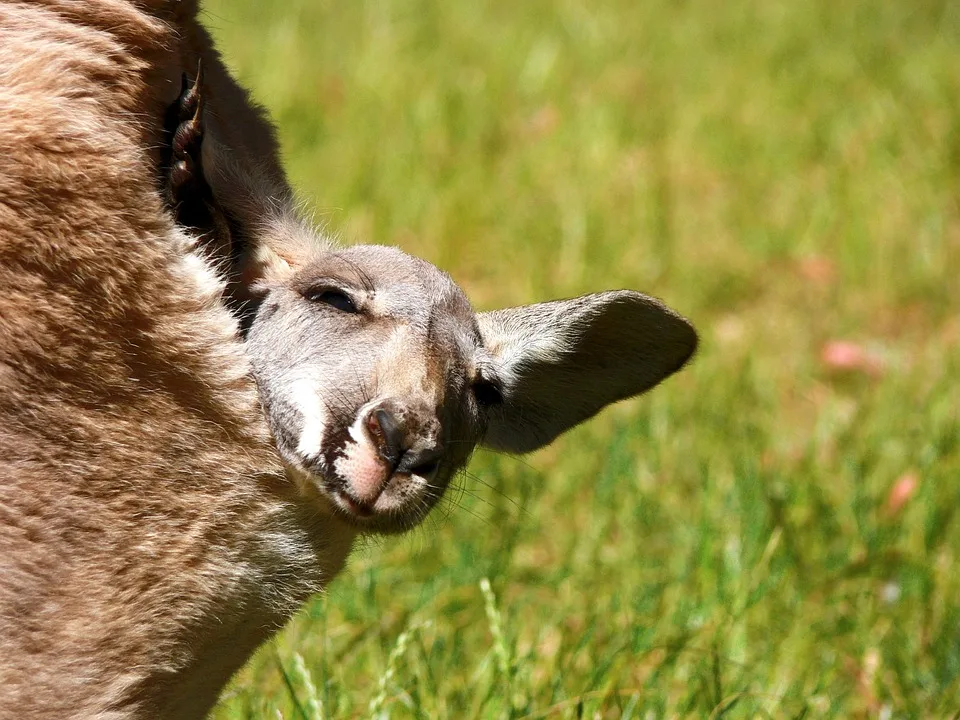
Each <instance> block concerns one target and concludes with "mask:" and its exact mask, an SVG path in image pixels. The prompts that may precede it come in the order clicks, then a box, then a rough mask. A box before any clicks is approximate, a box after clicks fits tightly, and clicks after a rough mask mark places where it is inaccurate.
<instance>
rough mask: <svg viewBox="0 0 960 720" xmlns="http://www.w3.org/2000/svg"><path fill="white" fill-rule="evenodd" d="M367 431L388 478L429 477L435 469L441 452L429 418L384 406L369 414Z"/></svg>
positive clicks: (423, 414)
mask: <svg viewBox="0 0 960 720" xmlns="http://www.w3.org/2000/svg"><path fill="white" fill-rule="evenodd" d="M367 430H368V431H369V432H370V436H371V437H372V438H373V442H374V444H375V445H376V448H377V453H378V454H379V455H380V457H381V458H382V459H383V461H384V462H385V463H386V464H387V466H388V467H389V468H390V473H391V474H393V473H395V472H408V473H414V474H416V475H429V474H430V473H432V472H433V471H434V470H435V469H436V467H437V464H438V463H439V460H440V456H441V450H440V448H439V446H438V443H437V430H438V423H437V421H436V420H435V419H434V418H433V417H432V415H431V416H427V414H426V413H424V412H415V411H412V410H410V409H409V408H403V407H398V406H396V405H395V404H393V403H384V404H381V405H379V406H378V407H375V408H373V409H372V410H371V411H370V413H369V415H368V416H367Z"/></svg>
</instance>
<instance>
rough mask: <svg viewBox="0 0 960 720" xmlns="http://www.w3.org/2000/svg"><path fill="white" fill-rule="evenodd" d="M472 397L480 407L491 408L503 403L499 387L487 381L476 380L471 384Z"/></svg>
mask: <svg viewBox="0 0 960 720" xmlns="http://www.w3.org/2000/svg"><path fill="white" fill-rule="evenodd" d="M473 395H474V397H476V398H477V403H478V404H479V405H481V406H482V407H491V406H493V405H499V404H500V403H502V402H503V393H502V392H500V387H499V386H498V385H496V384H495V383H493V382H490V381H489V380H477V381H476V382H475V383H473Z"/></svg>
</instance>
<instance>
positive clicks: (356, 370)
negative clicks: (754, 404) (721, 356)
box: [247, 245, 696, 532]
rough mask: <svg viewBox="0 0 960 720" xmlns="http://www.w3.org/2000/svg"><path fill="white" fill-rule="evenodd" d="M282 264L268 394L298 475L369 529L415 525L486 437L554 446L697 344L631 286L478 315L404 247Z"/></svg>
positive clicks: (271, 330) (264, 342) (259, 346)
mask: <svg viewBox="0 0 960 720" xmlns="http://www.w3.org/2000/svg"><path fill="white" fill-rule="evenodd" d="M281 264H282V270H281V271H280V272H279V273H276V270H275V271H274V277H273V279H270V280H265V281H264V282H263V284H262V286H261V292H262V293H263V297H262V300H261V302H260V305H259V308H258V309H257V312H256V315H255V317H254V320H253V323H252V326H251V329H250V332H249V335H248V338H247V348H248V353H249V355H250V357H251V359H252V362H253V367H254V372H255V375H256V379H257V383H258V386H259V388H260V392H261V398H262V402H263V406H264V409H265V411H266V413H267V415H268V418H269V421H270V425H271V428H272V430H273V433H274V437H275V439H276V442H277V445H278V447H279V449H280V452H281V454H282V456H283V458H284V460H285V461H286V463H287V465H288V466H289V468H290V469H291V471H292V473H293V474H294V475H295V476H296V477H297V478H299V479H300V481H301V482H302V483H303V484H305V485H306V487H308V488H309V490H310V491H311V492H315V493H316V496H317V499H318V502H319V503H321V505H322V506H323V507H324V508H326V509H328V510H329V511H330V512H332V513H335V514H336V515H338V516H340V517H342V518H344V519H346V520H348V521H349V522H350V523H352V524H354V525H356V526H357V527H359V528H362V529H365V530H373V531H378V532H396V531H400V530H404V529H406V528H408V527H411V526H413V525H415V524H416V523H417V522H418V521H419V520H421V519H422V518H423V516H424V515H426V513H427V512H428V511H429V510H430V508H431V507H432V506H433V505H434V504H435V503H436V502H437V500H438V499H439V498H440V497H441V496H442V494H443V492H444V489H445V488H446V486H447V484H448V483H449V481H450V478H451V476H452V475H453V474H454V473H455V472H456V471H457V470H459V469H460V468H462V467H463V465H464V464H465V463H466V461H467V458H468V457H469V455H470V453H471V452H472V451H473V449H474V448H475V447H476V446H477V445H478V444H484V445H487V446H490V447H492V448H495V449H498V450H504V451H507V452H526V451H528V450H533V449H536V448H538V447H541V446H543V445H545V444H547V443H549V442H550V441H551V440H553V439H554V438H555V437H556V436H557V435H559V434H560V433H561V432H563V431H564V430H566V429H568V428H570V427H572V426H573V425H576V424H577V423H579V422H581V421H583V420H585V419H587V418H589V417H591V416H592V415H594V414H595V413H597V412H598V411H599V410H600V409H601V408H603V407H604V406H605V405H607V404H609V403H612V402H615V401H617V400H621V399H623V398H626V397H629V396H631V395H636V394H638V393H641V392H643V391H644V390H647V389H648V388H650V387H652V386H653V385H655V384H657V383H658V382H660V380H662V379H663V378H665V377H667V376H668V375H670V374H671V373H673V372H674V371H676V370H678V369H679V368H680V367H681V366H682V365H683V364H684V362H686V360H687V359H688V358H689V357H690V355H691V353H692V352H693V350H694V348H695V346H696V335H695V333H694V331H693V329H692V328H691V327H690V325H689V324H688V323H687V322H686V321H685V320H684V319H683V318H681V317H680V316H678V315H677V314H675V313H673V312H672V311H670V310H669V309H667V308H666V307H664V306H663V305H662V304H660V303H659V302H657V301H656V300H653V299H652V298H649V297H646V296H644V295H641V294H639V293H635V292H630V291H625V290H624V291H613V292H605V293H598V294H593V295H586V296H583V297H579V298H574V299H571V300H561V301H556V302H550V303H542V304H536V305H529V306H525V307H518V308H511V309H506V310H499V311H496V312H488V313H476V312H474V310H473V309H472V308H471V306H470V303H469V301H468V300H467V298H466V296H465V295H464V293H463V291H462V290H461V289H460V288H459V287H458V286H457V285H456V284H455V283H454V282H453V280H451V279H450V277H449V276H448V275H446V274H445V273H443V272H441V271H440V270H438V269H437V268H436V267H434V266H433V265H431V264H430V263H427V262H425V261H423V260H420V259H418V258H415V257H411V256H410V255H407V254H405V253H403V252H401V251H400V250H397V249H395V248H389V247H382V246H369V245H367V246H363V245H361V246H355V247H351V248H345V249H329V250H324V251H319V252H317V253H316V254H315V255H313V257H312V258H311V259H310V260H309V261H307V262H305V263H304V264H303V265H302V266H301V267H291V266H288V265H287V264H286V263H283V262H282V261H281Z"/></svg>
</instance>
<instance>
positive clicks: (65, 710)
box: [0, 0, 351, 718]
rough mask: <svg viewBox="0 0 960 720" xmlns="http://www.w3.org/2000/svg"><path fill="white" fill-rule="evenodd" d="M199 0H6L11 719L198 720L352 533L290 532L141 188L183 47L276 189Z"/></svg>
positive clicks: (2, 39) (192, 282)
mask: <svg viewBox="0 0 960 720" xmlns="http://www.w3.org/2000/svg"><path fill="white" fill-rule="evenodd" d="M195 11H196V7H195V3H194V2H190V1H184V2H173V1H171V2H142V3H135V2H116V1H112V0H84V2H69V1H64V2H56V1H51V2H8V1H4V2H0V286H2V288H3V290H2V292H0V716H3V717H5V718H34V717H44V718H47V717H49V718H67V717H93V716H96V717H113V716H116V717H129V716H134V715H136V716H138V717H157V716H163V717H192V716H202V715H203V714H204V713H205V712H206V710H207V709H208V708H209V707H210V705H211V704H212V703H213V702H214V700H215V699H216V694H217V692H218V690H219V688H220V687H221V686H222V684H223V683H224V682H225V681H226V680H227V679H228V678H229V675H230V674H231V673H232V672H233V671H234V670H235V669H236V667H238V665H239V664H241V663H242V661H243V660H244V659H245V658H246V657H247V655H248V654H249V653H250V652H251V651H252V650H253V648H254V647H256V645H257V644H258V643H259V642H260V641H261V640H262V639H263V638H264V637H266V635H267V634H268V633H269V632H270V631H271V629H273V628H275V627H277V626H278V625H279V624H280V623H282V622H283V621H284V619H285V618H286V617H287V616H288V615H289V614H290V612H292V611H293V610H294V609H295V608H296V607H297V605H298V603H299V602H301V601H302V599H303V598H304V596H305V594H304V591H306V592H309V591H310V588H311V587H312V588H313V589H316V588H319V587H320V586H321V584H322V582H323V580H324V579H325V578H326V577H329V576H331V575H333V574H334V573H335V572H336V571H337V570H338V569H339V568H340V566H341V564H342V562H343V559H344V557H345V555H346V552H347V549H348V547H349V542H350V537H351V534H349V533H347V534H343V535H337V534H336V533H310V532H308V530H309V527H310V523H311V522H313V519H312V518H311V517H305V516H304V513H303V511H302V510H301V507H302V503H300V502H299V499H298V498H296V497H293V496H294V495H295V494H296V493H295V491H294V490H293V488H292V487H291V486H290V484H289V483H288V482H287V481H285V479H284V474H283V468H282V464H281V462H280V460H279V458H278V457H277V455H276V452H275V451H274V450H273V448H272V446H271V445H270V443H269V437H268V432H267V430H266V426H265V424H264V422H263V419H262V412H261V411H260V409H259V405H258V400H257V396H256V389H255V384H254V381H253V379H252V377H251V375H250V372H249V364H248V361H247V360H246V358H245V356H244V354H243V350H242V347H241V345H240V343H239V341H238V340H237V339H236V332H235V324H234V321H233V319H232V317H230V315H229V314H228V313H227V311H226V310H225V309H224V308H223V307H222V306H221V303H220V300H219V296H218V288H217V287H216V285H215V284H210V285H208V286H203V285H202V284H200V283H198V282H197V280H198V277H202V275H199V276H198V273H197V268H196V267H193V266H192V264H195V262H196V261H195V258H194V257H193V256H191V255H189V254H188V253H187V251H188V250H189V242H190V240H189V238H188V237H187V236H186V235H184V234H183V233H182V232H181V231H179V230H178V229H177V228H176V227H175V226H174V224H173V220H172V218H171V215H170V213H169V212H168V211H167V210H166V209H165V208H164V207H163V203H162V198H161V194H160V193H159V192H158V190H157V180H158V166H159V157H160V147H161V143H162V141H163V117H164V110H165V108H166V107H167V106H168V105H169V104H170V103H171V102H173V101H174V100H175V99H176V97H177V93H178V92H179V88H180V77H181V74H182V72H183V71H185V70H190V71H195V69H196V67H197V61H198V57H199V56H200V55H203V57H204V64H205V66H206V70H207V78H208V81H207V82H208V88H209V95H210V96H211V97H210V104H211V106H212V107H214V108H215V109H216V111H217V112H211V113H210V118H211V126H210V128H209V132H210V133H211V134H212V135H217V136H218V137H217V139H218V140H219V142H221V143H222V144H223V145H226V146H229V147H230V148H232V150H233V153H232V156H233V158H234V161H235V162H237V163H244V162H254V159H255V162H256V165H257V172H258V174H259V175H260V176H261V177H269V178H270V180H271V182H272V183H273V187H274V188H276V189H277V190H279V191H280V192H281V193H282V192H284V191H285V190H286V188H285V183H284V180H283V175H282V173H281V171H280V169H279V166H278V164H277V159H276V149H275V143H274V141H273V137H272V134H271V132H270V130H269V126H268V125H267V124H266V123H265V122H264V121H263V120H262V119H261V117H260V116H259V115H258V113H257V112H256V111H254V109H253V108H252V107H251V106H250V104H249V103H248V102H247V101H246V98H245V96H244V94H243V93H242V92H241V91H240V90H239V88H237V87H236V86H235V85H234V84H233V83H232V81H231V80H230V79H229V77H228V76H227V75H226V74H225V73H224V72H223V71H222V68H221V66H220V64H219V61H218V59H217V58H216V56H215V55H214V54H213V52H212V50H211V47H210V41H209V39H208V37H207V35H206V34H205V32H204V31H203V30H202V29H201V28H200V27H199V26H198V25H197V24H196V22H195V20H194V13H195ZM224 116H228V117H229V118H230V122H231V124H230V126H229V127H222V126H220V125H218V124H217V121H216V118H217V117H224ZM284 526H289V527H290V528H296V529H297V530H301V529H302V532H297V531H294V532H293V535H292V537H302V538H303V542H302V543H300V544H297V545H296V546H295V547H294V546H293V544H292V543H291V542H290V541H289V540H288V539H286V538H284V540H283V541H282V542H277V541H276V537H277V532H278V528H282V527H284ZM278 553H279V554H281V555H283V558H282V559H281V558H278V557H275V556H276V555H277V554H278ZM291 560H292V561H293V564H290V561H291ZM258 563H259V564H262V563H267V565H268V566H270V565H273V566H275V567H278V568H284V569H286V570H288V571H289V572H291V573H292V572H295V573H296V574H297V577H296V582H295V583H294V582H292V581H291V578H290V576H289V574H287V573H284V572H281V573H280V574H278V575H271V576H270V577H265V576H261V575H260V574H259V573H258V572H257V570H256V568H257V567H258ZM240 598H243V599H244V600H245V601H246V602H244V603H243V606H242V607H240V606H239V605H238V599H240ZM211 619H213V620H214V621H213V622H211Z"/></svg>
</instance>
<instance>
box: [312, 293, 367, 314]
mask: <svg viewBox="0 0 960 720" xmlns="http://www.w3.org/2000/svg"><path fill="white" fill-rule="evenodd" d="M304 297H305V298H306V299H307V300H309V301H310V302H314V303H322V304H323V305H329V306H330V307H332V308H334V309H336V310H339V311H340V312H345V313H351V314H355V313H357V312H358V310H357V306H356V304H355V303H354V302H353V300H351V299H350V296H349V295H347V294H346V293H345V292H343V291H341V290H333V289H331V288H317V289H315V290H308V291H307V292H306V293H304Z"/></svg>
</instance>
